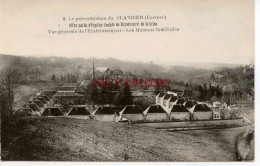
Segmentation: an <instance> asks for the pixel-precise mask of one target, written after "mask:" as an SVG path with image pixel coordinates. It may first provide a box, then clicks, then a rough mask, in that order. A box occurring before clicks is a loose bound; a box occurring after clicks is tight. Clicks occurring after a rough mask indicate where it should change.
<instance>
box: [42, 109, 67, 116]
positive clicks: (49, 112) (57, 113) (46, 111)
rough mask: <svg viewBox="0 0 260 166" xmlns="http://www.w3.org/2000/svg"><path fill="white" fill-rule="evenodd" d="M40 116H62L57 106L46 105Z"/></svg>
mask: <svg viewBox="0 0 260 166" xmlns="http://www.w3.org/2000/svg"><path fill="white" fill-rule="evenodd" d="M41 116H63V113H62V112H61V110H60V108H59V107H47V108H44V110H43V112H42V114H41Z"/></svg>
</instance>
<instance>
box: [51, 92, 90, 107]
mask: <svg viewBox="0 0 260 166" xmlns="http://www.w3.org/2000/svg"><path fill="white" fill-rule="evenodd" d="M53 102H54V104H61V103H66V104H67V105H84V104H85V96H84V95H81V94H79V93H77V92H74V91H58V92H56V93H55V94H54V95H53Z"/></svg>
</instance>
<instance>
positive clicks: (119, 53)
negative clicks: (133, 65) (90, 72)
mask: <svg viewBox="0 0 260 166" xmlns="http://www.w3.org/2000/svg"><path fill="white" fill-rule="evenodd" d="M0 4H1V5H0V20H1V26H0V38H1V40H0V54H11V55H21V56H22V55H23V56H30V55H32V56H62V57H85V58H90V57H96V58H109V57H112V58H116V59H120V60H124V61H143V62H149V61H152V62H154V63H162V64H171V63H178V62H214V63H234V64H247V63H252V62H253V61H254V1H253V0H214V1H212V0H164V1H159V0H142V1H137V0H121V1H119V0H106V1H105V0H97V1H94V0H86V1H82V0H79V1H72V0H56V1H52V0H42V1H34V0H0ZM128 15H144V16H145V15H151V16H161V15H163V16H166V20H159V21H156V22H157V23H158V24H159V25H160V26H163V27H172V26H174V27H177V28H179V29H180V31H178V32H145V33H114V34H110V33H99V34H67V35H52V34H49V33H48V30H58V31H59V30H64V29H68V28H67V25H68V22H64V21H63V20H62V18H63V17H66V18H68V17H77V18H78V17H91V16H99V17H107V16H113V17H116V16H128ZM85 23H88V22H87V21H86V22H85Z"/></svg>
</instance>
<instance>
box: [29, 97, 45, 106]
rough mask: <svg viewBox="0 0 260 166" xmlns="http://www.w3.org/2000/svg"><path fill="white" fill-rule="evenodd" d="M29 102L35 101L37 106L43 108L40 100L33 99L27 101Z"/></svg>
mask: <svg viewBox="0 0 260 166" xmlns="http://www.w3.org/2000/svg"><path fill="white" fill-rule="evenodd" d="M29 103H35V104H37V106H38V107H40V108H43V107H44V105H43V103H42V102H41V101H40V100H37V99H34V100H33V101H29Z"/></svg>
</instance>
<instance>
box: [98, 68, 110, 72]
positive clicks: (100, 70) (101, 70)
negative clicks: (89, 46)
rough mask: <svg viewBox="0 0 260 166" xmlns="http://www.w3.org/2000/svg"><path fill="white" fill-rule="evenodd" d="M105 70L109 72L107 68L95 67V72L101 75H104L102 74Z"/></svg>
mask: <svg viewBox="0 0 260 166" xmlns="http://www.w3.org/2000/svg"><path fill="white" fill-rule="evenodd" d="M107 70H109V68H108V67H97V68H96V71H99V72H101V73H104V72H106V71H107Z"/></svg>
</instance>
